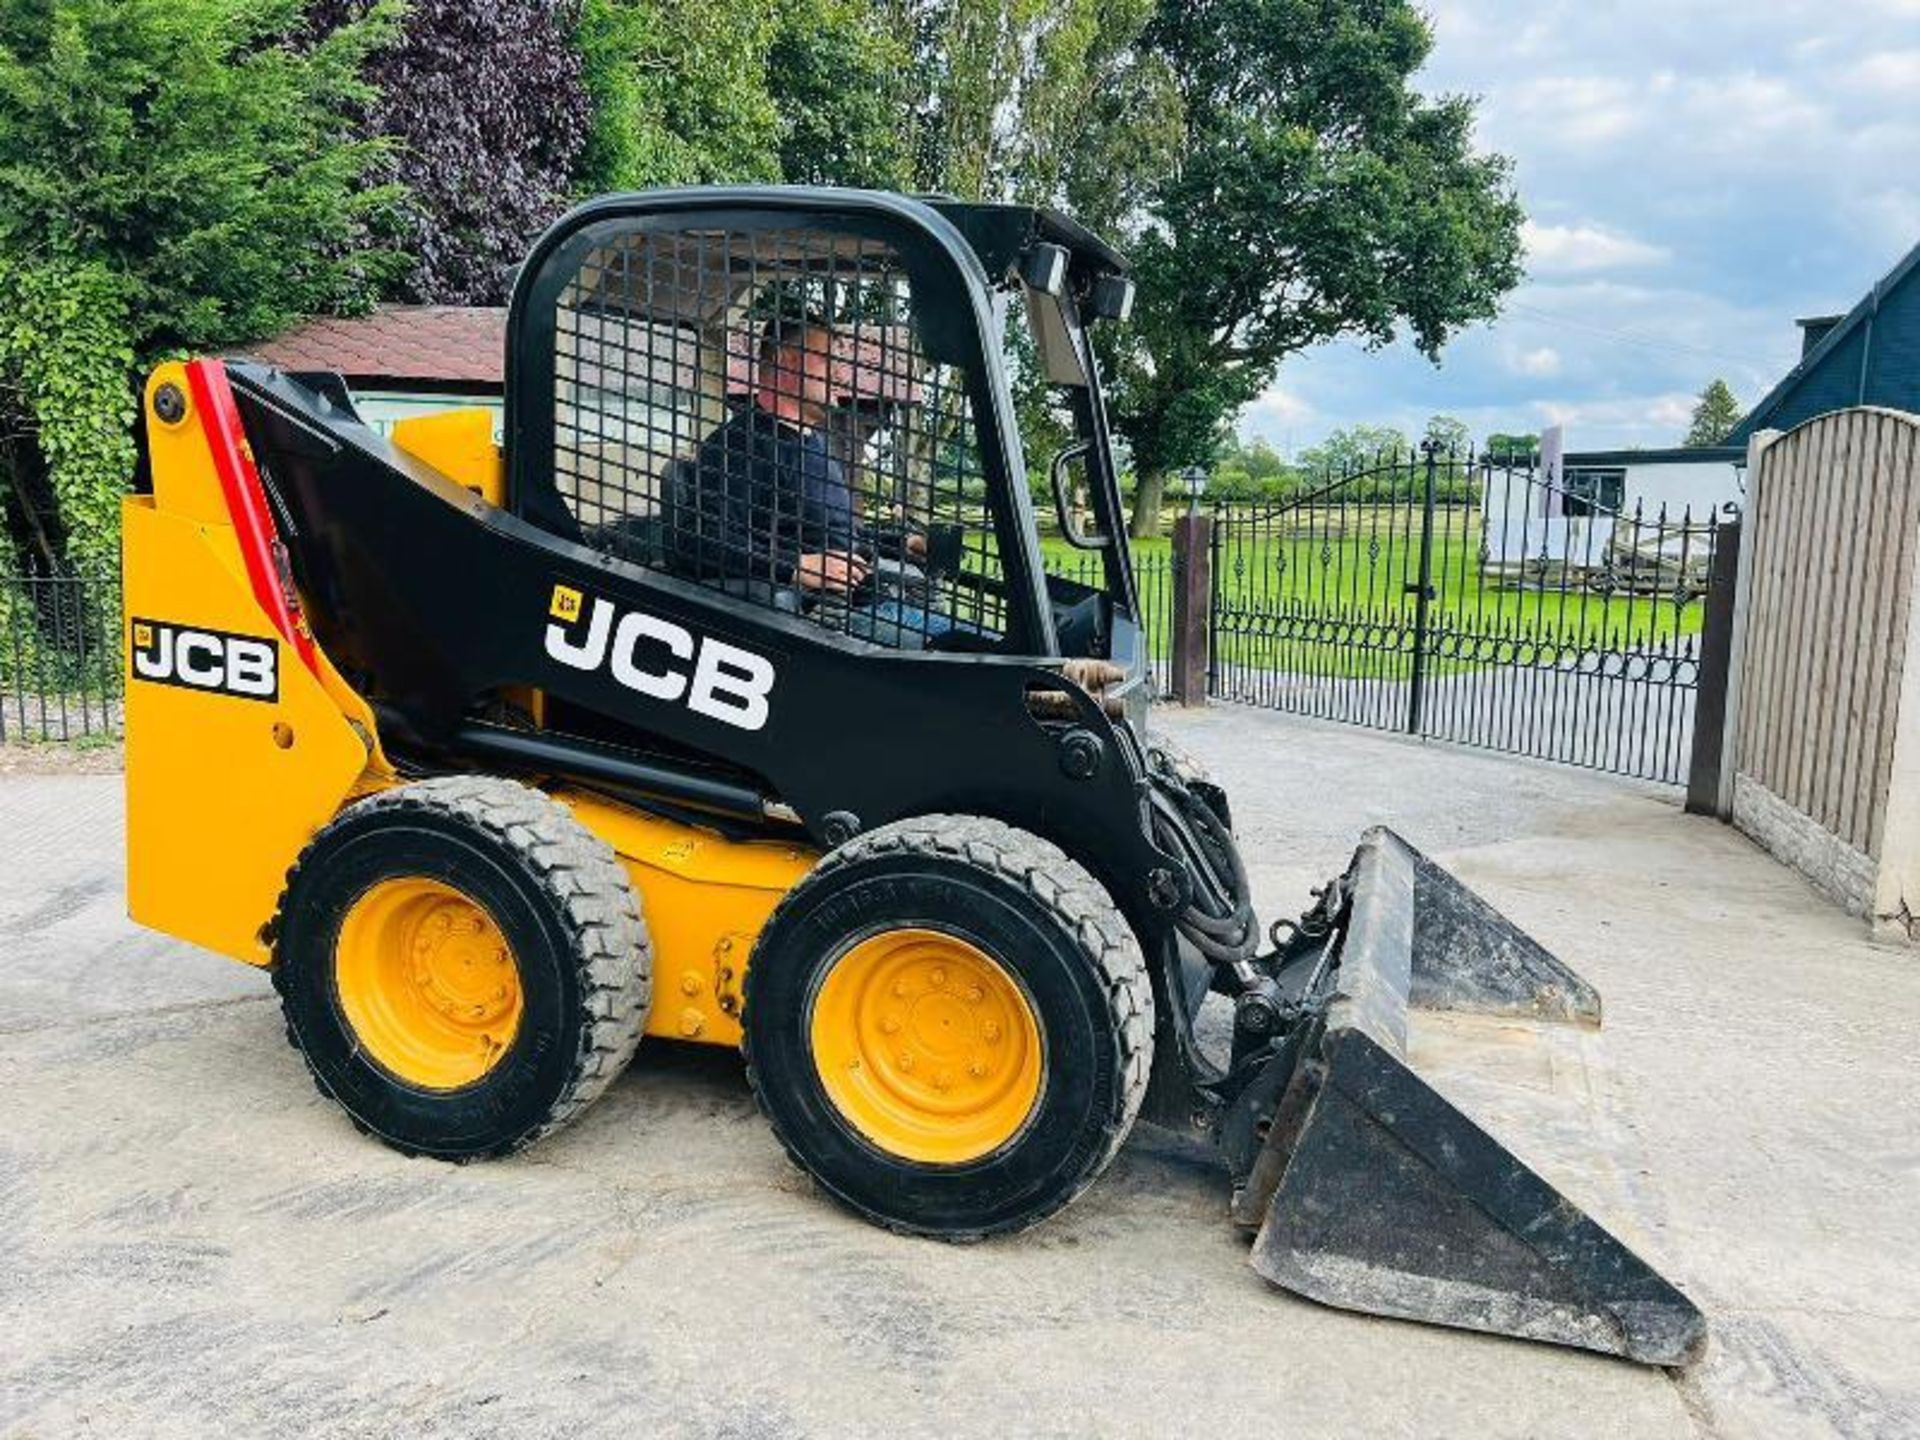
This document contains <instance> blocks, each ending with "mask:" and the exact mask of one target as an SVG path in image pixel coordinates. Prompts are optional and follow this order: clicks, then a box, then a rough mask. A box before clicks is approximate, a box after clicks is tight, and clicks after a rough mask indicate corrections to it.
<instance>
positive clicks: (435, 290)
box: [308, 0, 591, 305]
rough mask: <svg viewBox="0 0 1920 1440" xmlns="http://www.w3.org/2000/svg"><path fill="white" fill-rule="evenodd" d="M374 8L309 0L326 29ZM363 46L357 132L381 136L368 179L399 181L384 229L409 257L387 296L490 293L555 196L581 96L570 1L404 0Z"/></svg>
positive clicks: (579, 136)
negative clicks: (389, 225)
mask: <svg viewBox="0 0 1920 1440" xmlns="http://www.w3.org/2000/svg"><path fill="white" fill-rule="evenodd" d="M380 8H381V4H376V3H374V0H314V3H313V4H311V5H310V6H309V7H308V23H309V25H310V26H311V28H312V31H313V33H314V34H316V35H320V36H331V35H334V34H337V33H339V31H340V29H341V27H343V26H351V25H353V24H354V23H357V22H359V21H361V20H363V19H364V18H365V17H366V16H368V15H369V14H370V13H374V12H375V11H377V10H379V9H380ZM405 16H406V18H405V21H404V24H403V25H402V27H401V29H400V31H399V33H398V35H397V36H396V37H393V40H392V43H390V44H387V45H383V46H381V47H379V48H377V49H375V50H373V51H372V52H371V53H370V54H368V55H367V57H366V62H365V65H364V67H363V70H362V76H363V78H364V79H365V81H366V82H367V83H368V85H369V86H370V87H371V89H370V91H369V93H368V95H367V99H366V103H365V104H364V105H363V106H362V107H361V110H360V116H359V119H360V130H361V133H362V134H363V136H365V137H367V138H370V139H379V140H382V141H384V142H386V143H385V145H384V147H383V150H382V158H381V161H380V163H379V165H378V166H377V168H376V171H375V174H374V175H373V176H371V177H369V178H370V180H372V181H373V182H374V183H380V182H387V183H390V184H393V185H396V186H403V187H404V189H405V192H406V194H405V198H404V200H403V201H402V203H401V206H400V210H399V214H398V227H397V230H396V231H395V234H394V236H393V241H394V243H395V244H397V245H398V246H399V248H401V249H403V250H406V251H407V252H409V253H410V254H411V255H412V256H413V266H412V268H411V270H409V271H408V272H407V273H406V275H405V276H404V278H403V279H402V281H401V283H400V285H399V287H398V289H397V291H396V292H395V293H396V295H397V297H398V298H400V299H405V300H417V301H430V302H436V303H441V304H450V305H490V304H498V303H499V302H500V301H502V300H503V299H504V298H505V296H506V292H507V288H508V277H509V275H510V273H511V271H512V268H513V267H514V266H515V265H517V264H519V262H520V261H521V260H522V259H523V258H524V257H525V255H526V251H527V247H528V245H529V244H530V243H531V242H532V240H533V238H534V237H535V236H536V235H538V234H539V233H540V232H541V231H542V230H544V229H545V228H546V227H547V226H548V225H549V224H550V223H551V222H552V221H553V220H554V219H555V218H556V217H557V216H558V215H559V214H560V212H561V211H562V210H563V209H565V208H566V205H567V202H568V199H569V197H570V195H571V193H572V183H573V174H574V171H575V169H576V168H577V166H578V164H579V161H580V156H581V152H582V150H583V148H584V146H585V145H586V141H587V128H588V122H589V119H590V117H591V106H590V104H589V101H588V96H587V90H586V86H585V84H584V83H583V81H582V76H581V57H580V52H579V51H578V50H577V49H576V48H575V46H574V43H573V42H574V29H575V6H574V5H573V4H572V3H570V0H515V3H513V4H500V3H497V0H409V3H408V5H407V7H406V12H405Z"/></svg>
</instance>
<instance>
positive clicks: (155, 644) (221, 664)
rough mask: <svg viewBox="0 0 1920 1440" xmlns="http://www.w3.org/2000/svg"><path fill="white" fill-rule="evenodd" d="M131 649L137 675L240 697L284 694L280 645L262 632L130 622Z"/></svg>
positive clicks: (151, 621) (135, 676)
mask: <svg viewBox="0 0 1920 1440" xmlns="http://www.w3.org/2000/svg"><path fill="white" fill-rule="evenodd" d="M132 625H133V634H132V643H131V644H130V645H129V646H128V647H127V653H128V655H129V656H130V657H131V659H132V662H133V676H134V678H135V679H136V680H151V681H153V682H154V683H155V684H158V685H179V686H182V687H183V688H185V689H188V690H211V691H213V692H215V693H216V694H220V695H235V696H238V697H239V698H240V699H242V700H268V701H272V700H278V699H279V698H280V647H279V645H278V644H277V643H275V642H274V641H272V640H270V639H267V638H266V637H265V636H260V635H235V634H232V633H230V632H228V631H225V630H205V629H201V628H198V627H195V626H187V625H173V624H169V623H168V622H167V621H165V620H139V619H136V620H134V621H133V622H132Z"/></svg>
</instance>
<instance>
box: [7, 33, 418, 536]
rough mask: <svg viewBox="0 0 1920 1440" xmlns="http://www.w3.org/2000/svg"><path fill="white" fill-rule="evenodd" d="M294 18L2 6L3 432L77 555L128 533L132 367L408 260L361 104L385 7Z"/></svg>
mask: <svg viewBox="0 0 1920 1440" xmlns="http://www.w3.org/2000/svg"><path fill="white" fill-rule="evenodd" d="M300 23H301V16H300V7H299V5H298V4H296V3H293V0H38V3H34V4H18V3H16V4H10V5H4V6H0V412H5V413H0V433H12V432H24V433H25V434H26V435H27V436H28V437H29V438H30V439H32V440H33V441H34V442H35V444H36V445H37V448H38V450H39V453H40V455H41V457H42V458H43V459H44V461H45V471H46V477H45V478H46V482H47V483H46V489H47V491H48V492H50V494H51V498H52V501H53V505H54V508H55V510H56V513H55V514H53V515H51V516H42V517H40V518H41V520H42V521H43V524H42V526H41V528H42V529H43V530H46V531H48V532H50V533H51V536H52V539H53V541H54V548H55V549H56V550H63V551H64V555H65V558H66V559H68V560H71V561H74V562H76V563H79V564H82V565H100V564H104V563H108V562H110V561H111V559H112V556H113V554H114V551H115V547H116V546H117V543H118V504H119V496H120V493H121V491H122V490H123V489H124V487H125V484H126V480H127V477H128V475H129V474H130V472H131V469H132V445H131V441H130V439H129V425H130V421H131V418H132V415H133V407H134V392H133V379H134V370H135V367H136V366H137V365H140V364H143V363H145V362H146V361H148V360H150V359H151V358H152V357H154V356H156V355H158V354H163V353H167V352H170V351H176V350H182V349H189V348H213V347H218V346H224V345H228V344H232V343H235V342H240V341H245V340H250V339H254V338H256V337H258V336H262V335H266V334H269V333H271V332H273V331H275V330H278V329H280V328H282V327H284V326H285V325H287V324H289V323H290V322H291V321H292V320H294V319H295V318H296V317H298V316H301V315H304V314H308V313H311V312H314V311H325V310H335V309H350V308H354V307H357V306H361V305H364V304H366V303H368V302H369V301H370V300H371V299H372V296H373V293H374V290H375V287H376V286H377V284H378V283H379V281H380V279H381V278H382V276H383V275H385V274H387V273H388V272H389V271H390V270H391V268H392V261H393V258H394V257H392V256H391V255H390V254H388V253H386V252H384V251H382V250H380V249H378V248H376V247H373V246H371V245H370V234H371V229H372V227H373V225H374V224H375V223H376V222H377V219H378V217H379V216H380V214H381V212H382V211H384V210H385V209H386V207H388V206H389V205H390V204H391V202H392V200H393V194H392V192H391V191H390V190H386V189H383V188H380V187H374V188H367V187H365V186H364V185H363V184H362V183H361V182H362V178H363V176H364V175H365V173H366V171H367V169H368V167H369V165H370V164H371V163H372V161H373V160H374V158H375V155H376V150H375V148H374V147H373V146H370V145H368V144H366V143H363V142H359V141H356V140H355V139H354V138H353V135H352V127H351V119H350V111H351V109H352V107H354V106H355V105H359V104H363V103H364V102H365V101H366V99H367V91H366V90H365V88H364V86H363V85H362V84H361V82H360V80H359V79H358V71H359V67H360V64H361V62H362V60H363V59H364V57H365V55H366V52H367V50H368V47H369V46H371V45H373V44H374V43H376V42H378V41H379V40H380V39H381V38H383V37H384V36H385V35H386V34H387V33H388V30H389V28H390V14H389V12H388V11H386V10H385V9H379V10H376V11H374V12H372V13H370V14H369V15H368V17H367V18H366V19H365V20H364V21H363V22H362V23H359V24H355V25H350V26H345V27H342V28H341V29H339V30H337V31H336V32H334V33H332V34H331V35H329V36H328V37H327V38H326V39H325V40H324V41H322V42H321V43H318V44H314V45H310V46H304V47H296V46H294V45H291V44H289V43H288V41H289V39H290V37H292V36H293V35H295V34H296V33H298V31H299V28H300ZM0 478H4V477H0ZM39 498H45V497H39ZM14 499H15V502H16V506H15V508H16V509H17V508H18V504H19V503H20V502H21V501H22V499H23V497H20V496H15V497H14ZM50 558H55V557H50Z"/></svg>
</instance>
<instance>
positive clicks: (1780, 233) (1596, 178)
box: [1261, 0, 1920, 449]
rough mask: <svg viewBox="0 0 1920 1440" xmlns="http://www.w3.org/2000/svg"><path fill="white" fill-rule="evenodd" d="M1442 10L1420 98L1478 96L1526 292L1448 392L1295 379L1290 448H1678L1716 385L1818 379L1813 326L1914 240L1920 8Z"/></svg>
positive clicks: (1359, 359)
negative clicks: (1455, 419) (1390, 444)
mask: <svg viewBox="0 0 1920 1440" xmlns="http://www.w3.org/2000/svg"><path fill="white" fill-rule="evenodd" d="M1423 8H1425V9H1427V11H1428V12H1429V13H1430V14H1431V15H1432V17H1433V20H1434V30H1435V48H1434V52H1433V55H1432V57H1431V60H1430V61H1429V64H1428V67H1427V69H1426V70H1425V71H1424V72H1423V74H1422V76H1421V79H1420V82H1419V83H1420V84H1421V87H1422V88H1423V89H1425V90H1426V91H1427V92H1428V93H1431V94H1439V93H1443V92H1444V93H1464V94H1470V95H1477V96H1479V97H1480V109H1479V115H1478V119H1477V123H1476V128H1475V133H1476V135H1477V137H1478V141H1477V143H1479V144H1480V145H1482V146H1483V147H1485V148H1487V149H1490V150H1495V151H1498V152H1500V153H1503V154H1505V155H1508V156H1511V157H1512V159H1513V161H1514V179H1515V184H1516V186H1517V188H1518V190H1519V194H1520V199H1521V202H1522V204H1523V205H1524V206H1525V208H1526V210H1527V212H1528V213H1529V214H1530V215H1532V216H1533V217H1534V220H1533V223H1532V224H1530V225H1529V226H1528V227H1527V229H1526V234H1525V240H1526V244H1527V249H1528V269H1529V272H1530V276H1531V279H1530V282H1529V283H1528V284H1526V285H1524V286H1523V287H1522V288H1521V289H1520V290H1518V291H1516V292H1515V293H1514V294H1513V295H1511V296H1509V297H1506V299H1505V300H1504V301H1503V304H1502V310H1501V315H1500V318H1499V319H1498V320H1497V321H1495V322H1494V323H1492V324H1490V325H1487V326H1483V327H1482V326H1476V327H1473V328H1472V329H1470V330H1468V331H1467V332H1464V333H1463V334H1462V335H1460V336H1459V337H1458V338H1457V339H1456V340H1455V341H1454V342H1453V343H1451V344H1450V345H1449V346H1448V347H1447V350H1446V353H1445V355H1444V357H1443V360H1442V363H1441V364H1440V365H1439V366H1438V367H1435V366H1433V365H1430V364H1428V363H1427V362H1426V361H1425V360H1424V359H1422V358H1421V357H1420V356H1418V355H1417V354H1416V353H1414V351H1413V350H1412V348H1411V347H1410V346H1406V345H1393V346H1389V347H1387V348H1386V349H1385V350H1381V351H1377V352H1367V351H1366V350H1365V349H1364V347H1361V346H1358V345H1349V344H1335V345H1328V346H1324V347H1321V348H1319V349H1317V350H1315V351H1314V352H1312V353H1311V354H1308V355H1303V356H1300V357H1297V358H1296V359H1294V360H1291V361H1289V362H1288V364H1287V367H1286V370H1285V373H1284V376H1283V379H1284V381H1285V384H1286V389H1287V395H1288V397H1289V401H1290V402H1298V403H1297V404H1294V405H1292V406H1291V409H1292V416H1293V420H1292V422H1291V424H1290V423H1288V422H1278V421H1276V420H1275V419H1273V418H1271V416H1272V412H1270V411H1263V412H1261V419H1262V420H1263V421H1264V423H1265V424H1266V426H1267V427H1268V428H1270V429H1272V430H1276V431H1280V430H1289V429H1292V428H1293V426H1295V425H1297V430H1295V431H1294V433H1296V434H1297V435H1298V437H1299V438H1300V439H1301V440H1302V441H1305V440H1309V439H1313V438H1317V436H1318V435H1319V434H1321V433H1324V432H1325V431H1327V430H1331V429H1333V428H1335V427H1337V426H1341V425H1351V424H1354V423H1356V422H1361V421H1367V422H1382V421H1386V422H1392V423H1401V424H1403V425H1404V427H1405V428H1408V429H1409V430H1412V429H1416V428H1417V427H1418V424H1420V423H1424V417H1425V416H1427V415H1429V414H1433V413H1435V412H1437V411H1444V412H1446V413H1449V414H1453V415H1458V416H1460V417H1462V418H1463V419H1466V420H1467V421H1468V422H1469V423H1470V424H1472V425H1473V426H1474V428H1475V430H1476V432H1477V433H1482V434H1484V433H1487V432H1488V431H1492V430H1503V431H1513V430H1521V429H1531V428H1537V426H1538V424H1539V423H1540V421H1541V419H1542V418H1544V412H1543V410H1542V409H1541V408H1540V407H1544V406H1552V407H1556V412H1557V413H1558V414H1560V415H1562V416H1563V417H1564V418H1567V419H1568V420H1569V421H1571V422H1572V425H1573V428H1572V429H1571V430H1570V432H1569V439H1570V443H1573V444H1575V445H1576V446H1578V447H1580V448H1593V449H1599V448H1611V447H1612V446H1615V445H1633V444H1643V445H1665V444H1672V443H1674V442H1675V441H1676V440H1678V438H1679V437H1680V435H1681V434H1683V433H1685V429H1686V422H1687V418H1688V416H1689V414H1690V412H1691V408H1692V405H1693V401H1694V397H1695V396H1696V395H1698V393H1699V391H1700V388H1701V387H1702V386H1703V385H1704V384H1705V383H1706V382H1707V381H1708V380H1710V379H1712V378H1713V377H1714V376H1716V375H1719V376H1723V377H1724V378H1725V379H1726V380H1727V382H1728V383H1729V384H1730V385H1732V386H1733V389H1734V392H1735V394H1736V395H1738V396H1739V397H1740V398H1741V399H1742V401H1744V402H1746V403H1751V402H1752V401H1754V400H1756V399H1757V398H1759V396H1760V395H1762V394H1764V393H1766V391H1767V390H1768V389H1769V388H1770V387H1771V386H1772V385H1773V384H1774V383H1775V382H1776V381H1778V380H1779V378H1780V377H1781V376H1782V375H1783V374H1785V373H1786V371H1787V370H1788V369H1789V368H1790V367H1791V365H1792V364H1793V362H1794V360H1795V359H1797V358H1798V355H1799V335H1798V332H1797V331H1796V330H1795V329H1794V327H1793V324H1792V318H1793V317H1794V316H1795V315H1807V314H1817V313H1823V312H1827V311H1840V310H1845V309H1847V308H1848V307H1849V306H1850V305H1852V304H1853V303H1854V302H1855V301H1856V300H1858V299H1859V298H1860V296H1861V295H1862V294H1863V293H1864V292H1865V291H1866V289H1867V287H1868V286H1870V285H1871V284H1872V283H1873V281H1874V280H1875V279H1876V278H1878V277H1879V276H1880V275H1882V274H1884V273H1885V271H1886V270H1887V268H1888V266H1890V265H1892V264H1893V263H1894V262H1895V261H1896V260H1897V259H1899V257H1900V256H1901V255H1902V254H1903V253H1905V251H1906V250H1907V249H1908V248H1909V247H1911V246H1912V245H1913V244H1914V243H1915V241H1916V240H1920V172H1916V171H1915V168H1914V165H1913V157H1914V156H1915V155H1917V154H1920V103H1916V100H1915V97H1916V96H1920V0H1766V3H1765V4H1760V5H1756V4H1754V3H1753V0H1685V3H1682V4H1675V3H1673V0H1610V3H1607V4H1601V5H1596V4H1594V3H1593V0H1427V3H1426V4H1425V5H1424V7H1423ZM1550 357H1551V358H1550ZM1301 406H1304V407H1305V414H1302V411H1301V409H1300V407H1301Z"/></svg>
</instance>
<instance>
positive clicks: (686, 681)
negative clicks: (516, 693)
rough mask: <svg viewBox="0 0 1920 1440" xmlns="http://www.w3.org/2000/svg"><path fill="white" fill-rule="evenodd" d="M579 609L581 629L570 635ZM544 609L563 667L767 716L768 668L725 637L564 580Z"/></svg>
mask: <svg viewBox="0 0 1920 1440" xmlns="http://www.w3.org/2000/svg"><path fill="white" fill-rule="evenodd" d="M583 615H584V616H585V620H586V630H585V633H584V634H582V635H579V636H578V637H577V638H576V636H575V633H574V632H575V631H577V630H578V629H579V627H580V622H581V617H582V616H583ZM547 617H548V618H547V633H546V647H547V654H548V655H549V656H550V657H551V658H553V659H554V660H557V661H559V662H560V663H561V664H562V665H565V666H567V667H568V668H569V669H573V670H598V669H600V668H601V667H602V666H605V667H606V669H607V671H608V673H610V674H611V675H612V676H613V678H614V679H615V680H617V681H619V682H620V683H621V684H622V685H624V686H626V687H627V688H628V689H629V690H633V691H636V692H638V693H639V694H641V695H645V696H647V697H648V698H649V699H653V700H666V701H669V702H672V701H681V700H684V702H685V704H686V706H687V708H688V709H689V710H691V711H693V712H694V714H696V715H704V716H706V717H707V718H708V719H710V720H719V721H721V722H723V723H725V724H728V725H737V726H738V727H740V728H741V729H742V730H758V729H761V728H762V727H763V726H765V725H766V723H767V715H768V712H769V697H770V696H771V695H772V693H773V680H774V673H773V663H772V662H771V661H769V660H768V659H766V658H765V657H764V656H761V655H756V654H754V653H753V652H752V651H750V650H742V649H741V648H740V647H739V646H738V645H729V644H727V642H726V641H724V640H714V639H711V638H707V639H702V638H701V637H699V636H697V635H695V634H694V633H693V632H692V631H690V630H688V629H686V628H685V627H684V626H681V625H677V624H675V623H674V622H673V621H671V620H665V619H662V618H661V617H660V616H658V615H649V614H647V613H646V612H644V611H641V610H630V611H628V612H627V613H626V614H625V615H622V616H620V617H619V623H618V624H617V625H616V624H615V622H614V607H613V605H611V604H610V603H609V602H607V601H605V600H601V599H598V598H597V597H596V598H594V599H591V600H589V599H588V597H587V596H586V595H585V594H584V593H583V592H582V591H581V590H579V589H577V588H575V587H573V586H571V585H556V586H554V589H553V596H552V599H551V600H550V601H549V603H548V607H547ZM229 663H230V666H231V665H232V664H234V663H237V662H232V661H230V662H229ZM689 664H691V665H692V667H693V673H692V675H691V677H689V676H688V674H687V670H686V667H687V666H688V665H689Z"/></svg>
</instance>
